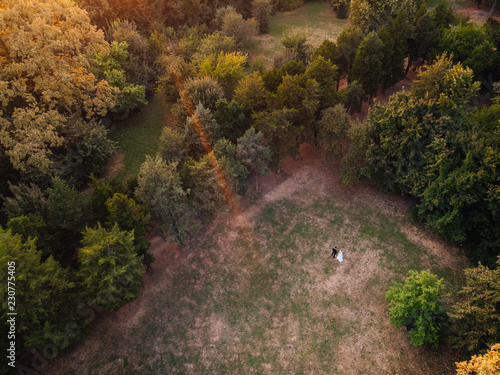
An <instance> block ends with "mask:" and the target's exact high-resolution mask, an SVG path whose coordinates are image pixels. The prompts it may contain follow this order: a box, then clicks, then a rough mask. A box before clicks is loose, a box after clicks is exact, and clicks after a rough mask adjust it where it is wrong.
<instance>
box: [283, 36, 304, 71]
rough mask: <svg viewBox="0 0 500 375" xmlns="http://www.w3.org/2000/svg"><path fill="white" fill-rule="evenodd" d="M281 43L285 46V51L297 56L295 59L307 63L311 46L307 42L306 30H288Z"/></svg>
mask: <svg viewBox="0 0 500 375" xmlns="http://www.w3.org/2000/svg"><path fill="white" fill-rule="evenodd" d="M281 44H282V45H283V47H285V51H288V52H289V53H291V54H292V55H293V56H294V57H295V58H294V59H293V60H297V61H300V62H302V63H303V64H307V62H308V61H309V57H310V55H311V51H310V49H311V46H310V45H309V44H308V43H307V34H306V33H305V32H303V31H299V30H292V31H289V32H286V33H285V35H284V36H283V39H282V40H281Z"/></svg>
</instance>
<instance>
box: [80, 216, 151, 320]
mask: <svg viewBox="0 0 500 375" xmlns="http://www.w3.org/2000/svg"><path fill="white" fill-rule="evenodd" d="M82 245H83V247H82V248H81V249H80V252H79V258H80V263H81V265H80V269H79V271H78V273H77V277H78V279H79V280H80V287H81V288H83V291H82V294H83V295H85V296H87V297H88V298H89V299H90V300H91V301H92V304H93V305H95V306H99V307H103V308H105V309H108V310H111V311H116V310H118V309H119V308H120V307H121V306H123V305H124V304H126V303H127V302H130V301H132V300H133V299H134V298H135V297H136V296H137V293H138V291H139V289H140V286H141V284H142V275H143V273H144V269H143V266H142V259H141V258H140V257H138V256H137V253H136V251H135V247H134V232H127V231H122V230H120V227H119V226H118V224H115V225H114V226H113V228H111V229H109V230H108V229H106V228H103V227H101V225H100V224H98V226H97V228H95V229H93V228H86V230H85V232H84V233H83V239H82Z"/></svg>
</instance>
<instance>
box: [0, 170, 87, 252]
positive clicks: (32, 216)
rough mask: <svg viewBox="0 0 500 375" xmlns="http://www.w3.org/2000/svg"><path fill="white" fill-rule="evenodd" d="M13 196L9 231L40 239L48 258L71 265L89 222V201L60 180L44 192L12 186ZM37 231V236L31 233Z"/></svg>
mask: <svg viewBox="0 0 500 375" xmlns="http://www.w3.org/2000/svg"><path fill="white" fill-rule="evenodd" d="M11 191H12V194H13V196H12V197H9V198H7V199H6V200H5V203H4V212H5V213H6V216H7V217H8V218H9V219H10V221H9V223H10V224H9V227H10V228H11V229H12V230H14V231H15V232H16V233H19V234H22V235H23V237H24V238H25V239H27V237H32V238H34V237H40V242H39V247H40V250H42V252H43V255H44V258H47V257H48V256H49V255H52V256H53V257H54V258H55V259H56V260H58V261H69V260H70V259H71V258H72V256H73V251H74V247H75V246H76V244H77V242H78V241H79V240H80V231H81V230H82V229H83V228H84V226H85V222H86V220H87V219H88V217H87V213H88V206H89V202H88V198H87V196H86V195H85V194H83V193H80V192H78V191H76V190H75V189H74V188H72V187H70V186H68V184H66V182H64V181H63V180H61V179H60V178H58V177H55V178H53V179H52V186H51V187H49V188H47V189H46V190H45V191H42V190H41V189H40V188H39V187H38V186H36V185H34V184H31V185H30V186H27V185H23V184H21V185H19V186H12V185H11ZM31 230H33V232H31Z"/></svg>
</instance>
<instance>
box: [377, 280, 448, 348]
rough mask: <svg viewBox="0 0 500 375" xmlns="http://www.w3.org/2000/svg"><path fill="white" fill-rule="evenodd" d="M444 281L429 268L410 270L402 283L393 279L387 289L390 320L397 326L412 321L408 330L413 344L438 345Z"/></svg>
mask: <svg viewBox="0 0 500 375" xmlns="http://www.w3.org/2000/svg"><path fill="white" fill-rule="evenodd" d="M443 290H444V284H443V280H442V279H438V278H437V276H436V275H433V274H431V273H430V271H428V270H426V271H422V272H415V271H412V270H410V271H409V272H408V277H407V278H406V279H405V282H404V283H403V284H399V283H396V282H393V285H392V287H391V288H390V289H389V290H388V291H387V293H386V300H387V302H388V304H389V315H390V318H389V321H390V322H391V323H392V324H394V325H396V326H403V325H405V324H408V323H411V324H412V329H411V330H410V331H409V336H410V339H411V343H412V344H413V345H414V346H422V345H425V344H430V345H432V346H433V347H435V348H436V347H437V346H438V342H439V333H440V325H441V323H442V319H443V316H444V314H445V312H444V309H443V306H442V304H441V297H442V292H443Z"/></svg>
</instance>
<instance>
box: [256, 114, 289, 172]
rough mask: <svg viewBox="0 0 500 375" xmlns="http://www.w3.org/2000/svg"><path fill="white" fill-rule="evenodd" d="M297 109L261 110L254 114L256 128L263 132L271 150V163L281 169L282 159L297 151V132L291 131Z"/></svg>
mask: <svg viewBox="0 0 500 375" xmlns="http://www.w3.org/2000/svg"><path fill="white" fill-rule="evenodd" d="M296 112H297V111H296V110H293V109H281V110H275V111H265V112H259V113H256V114H255V115H254V123H255V129H256V130H257V131H259V132H262V133H263V134H264V136H265V137H266V139H267V142H268V146H269V149H270V150H271V155H272V156H271V164H272V166H273V167H275V168H277V169H278V172H279V171H280V169H281V168H280V160H281V159H282V158H283V157H284V156H286V155H291V156H294V155H296V153H297V134H296V132H294V131H290V130H291V129H290V128H291V127H292V126H293V125H292V120H293V118H294V117H295V116H296Z"/></svg>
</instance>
